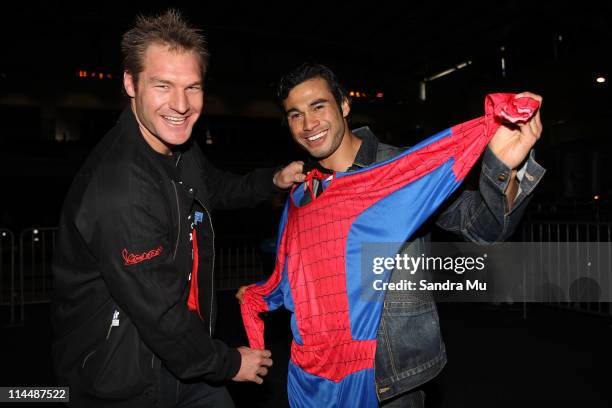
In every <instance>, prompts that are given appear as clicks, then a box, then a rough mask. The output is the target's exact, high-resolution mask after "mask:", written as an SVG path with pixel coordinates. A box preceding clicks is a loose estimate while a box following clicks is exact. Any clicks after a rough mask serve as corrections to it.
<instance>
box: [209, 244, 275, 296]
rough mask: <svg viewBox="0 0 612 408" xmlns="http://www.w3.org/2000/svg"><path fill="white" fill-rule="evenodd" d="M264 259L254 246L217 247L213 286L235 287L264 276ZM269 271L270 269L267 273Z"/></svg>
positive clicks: (258, 279) (222, 287)
mask: <svg viewBox="0 0 612 408" xmlns="http://www.w3.org/2000/svg"><path fill="white" fill-rule="evenodd" d="M264 264H265V262H264V260H263V259H262V256H261V254H260V253H259V251H258V250H257V249H256V248H255V247H248V246H243V247H239V248H218V249H217V251H216V261H215V287H216V288H217V289H218V290H227V289H236V288H238V287H240V286H243V285H250V284H251V283H255V282H258V281H260V280H262V279H264V278H265V276H264ZM270 272H271V269H270V271H269V273H270Z"/></svg>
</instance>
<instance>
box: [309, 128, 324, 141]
mask: <svg viewBox="0 0 612 408" xmlns="http://www.w3.org/2000/svg"><path fill="white" fill-rule="evenodd" d="M324 135H325V131H323V132H321V133H317V134H316V135H314V136H310V137H309V138H307V139H308V140H310V141H311V142H314V141H315V140H319V139H320V138H322V137H323V136H324Z"/></svg>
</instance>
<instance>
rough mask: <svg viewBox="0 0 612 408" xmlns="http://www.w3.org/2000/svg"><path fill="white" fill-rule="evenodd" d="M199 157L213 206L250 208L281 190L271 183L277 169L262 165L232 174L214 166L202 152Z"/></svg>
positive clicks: (218, 207) (229, 208)
mask: <svg viewBox="0 0 612 408" xmlns="http://www.w3.org/2000/svg"><path fill="white" fill-rule="evenodd" d="M200 157H201V158H202V159H201V167H202V177H203V178H204V180H205V182H206V188H207V190H208V197H209V200H210V204H211V206H212V208H214V209H221V210H232V209H236V208H243V207H252V206H255V205H257V204H258V203H260V202H261V201H264V200H267V199H269V198H272V197H273V196H274V194H275V193H277V192H279V191H282V190H280V189H278V188H277V187H276V186H275V185H274V183H273V178H274V173H275V172H276V171H278V168H261V169H255V170H253V171H251V172H250V173H247V174H235V173H232V172H228V171H223V170H220V169H218V168H216V167H215V166H214V165H213V164H212V163H210V162H209V161H208V160H207V159H206V158H204V156H203V155H201V156H200Z"/></svg>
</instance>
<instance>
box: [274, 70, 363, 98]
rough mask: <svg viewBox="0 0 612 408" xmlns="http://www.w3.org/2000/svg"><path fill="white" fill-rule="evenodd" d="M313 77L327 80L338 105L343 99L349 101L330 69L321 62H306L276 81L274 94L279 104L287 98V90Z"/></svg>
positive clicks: (289, 90) (344, 90)
mask: <svg viewBox="0 0 612 408" xmlns="http://www.w3.org/2000/svg"><path fill="white" fill-rule="evenodd" d="M313 78H321V79H324V80H325V82H327V86H329V90H330V91H331V93H332V95H334V99H335V100H336V103H337V104H338V106H339V107H340V106H342V102H343V101H347V102H348V103H349V104H350V103H351V100H350V98H349V95H348V93H347V92H346V89H345V88H344V86H342V84H340V81H338V78H337V77H336V75H335V74H334V73H333V72H332V70H331V69H329V68H327V67H326V66H325V65H322V64H317V63H314V62H306V63H304V64H302V65H300V66H299V67H297V68H295V69H294V70H293V71H291V72H289V73H288V74H286V75H285V76H283V77H282V78H281V79H280V81H279V82H278V86H277V88H276V96H277V97H278V102H279V104H280V106H281V107H282V106H283V102H284V101H285V99H287V97H288V96H289V92H291V90H292V89H293V88H295V87H296V86H298V85H299V84H301V83H302V82H305V81H308V80H309V79H313Z"/></svg>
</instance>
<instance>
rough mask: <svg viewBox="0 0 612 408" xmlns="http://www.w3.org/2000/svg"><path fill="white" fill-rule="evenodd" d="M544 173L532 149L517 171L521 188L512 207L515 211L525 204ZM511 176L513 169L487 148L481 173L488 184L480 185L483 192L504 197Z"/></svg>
mask: <svg viewBox="0 0 612 408" xmlns="http://www.w3.org/2000/svg"><path fill="white" fill-rule="evenodd" d="M544 173H546V170H545V169H544V168H543V167H542V166H540V164H538V163H537V162H536V161H535V151H534V150H533V149H531V151H530V152H529V156H528V157H527V160H526V161H525V163H524V164H523V165H522V166H521V168H520V169H518V171H517V179H518V182H519V187H518V192H517V195H516V198H515V199H514V203H513V206H512V208H513V210H514V209H515V208H516V207H517V206H518V205H519V204H521V202H523V200H524V199H525V197H527V196H528V195H529V194H531V192H532V191H533V189H534V188H535V187H536V186H537V185H538V183H539V182H540V180H541V179H542V177H543V176H544ZM511 176H512V169H510V168H509V167H508V166H506V165H505V164H504V163H503V162H502V161H501V160H499V159H498V158H497V156H495V154H494V153H493V151H492V150H491V148H490V147H489V146H487V148H486V150H485V153H484V156H483V160H482V173H481V179H482V178H484V179H485V180H486V183H482V182H481V183H480V186H481V190H482V188H488V189H492V190H493V191H494V192H495V193H497V194H500V195H504V194H505V192H506V189H507V188H508V183H509V182H510V179H511ZM483 186H486V187H483Z"/></svg>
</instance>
